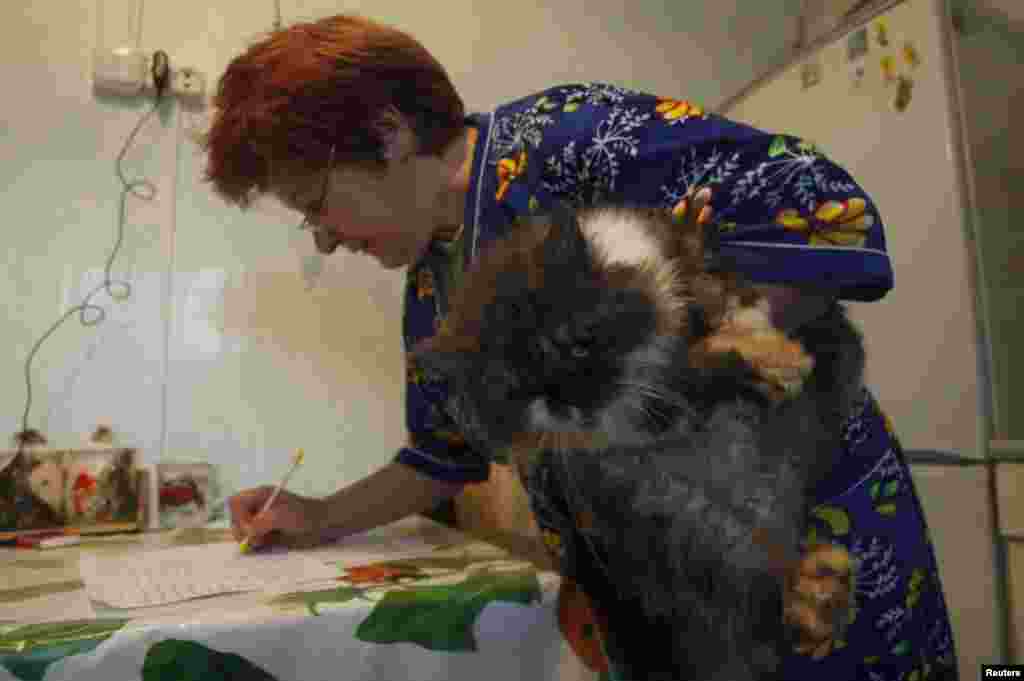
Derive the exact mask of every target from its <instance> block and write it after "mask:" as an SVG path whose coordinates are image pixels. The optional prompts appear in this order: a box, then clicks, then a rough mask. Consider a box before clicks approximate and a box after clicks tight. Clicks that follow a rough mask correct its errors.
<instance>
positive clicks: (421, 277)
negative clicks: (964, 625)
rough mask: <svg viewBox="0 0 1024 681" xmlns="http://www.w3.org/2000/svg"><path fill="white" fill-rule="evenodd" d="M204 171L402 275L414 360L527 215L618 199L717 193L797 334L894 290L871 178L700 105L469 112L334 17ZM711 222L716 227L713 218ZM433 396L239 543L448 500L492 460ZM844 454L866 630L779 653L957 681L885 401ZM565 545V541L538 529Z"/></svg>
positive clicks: (417, 59)
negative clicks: (835, 309) (467, 281)
mask: <svg viewBox="0 0 1024 681" xmlns="http://www.w3.org/2000/svg"><path fill="white" fill-rule="evenodd" d="M215 104H216V106H217V109H218V111H217V116H216V118H215V121H214V123H213V125H212V127H211V130H210V132H209V137H208V140H207V150H208V153H209V165H208V169H207V175H208V179H209V180H210V181H211V182H212V184H213V187H214V189H215V190H216V191H217V193H219V194H220V195H221V196H222V197H224V198H225V199H226V200H228V201H230V202H233V203H236V204H238V205H240V206H242V207H244V206H245V205H246V204H247V203H248V201H249V199H250V198H251V197H252V195H253V194H256V193H269V194H271V195H273V196H276V197H278V198H279V199H280V200H281V201H282V202H284V203H285V204H286V205H288V206H291V207H293V208H295V209H296V210H298V211H300V212H302V213H303V215H304V216H305V218H304V220H303V225H304V226H306V227H308V228H310V229H311V230H312V231H313V235H314V239H315V242H316V246H317V248H318V249H319V251H320V252H321V253H333V252H334V251H335V250H336V249H337V247H338V246H344V247H345V248H347V249H349V250H352V251H357V252H364V253H367V254H369V255H371V256H372V257H374V258H375V259H376V260H377V261H378V262H379V263H380V264H381V265H382V266H384V267H387V268H398V267H402V266H409V268H410V269H409V284H408V287H407V291H406V296H405V315H404V340H405V347H406V349H407V350H409V349H411V348H412V347H413V346H414V345H415V344H416V343H418V342H419V341H421V340H422V339H424V338H428V337H430V336H432V335H433V334H434V333H435V331H436V329H437V325H438V324H439V323H440V320H441V319H442V318H443V315H444V311H445V309H446V300H447V296H448V294H449V293H450V292H451V291H452V289H453V288H454V287H457V286H458V285H459V273H460V272H461V271H462V270H463V268H464V267H465V266H466V265H467V264H469V263H471V262H472V261H473V260H474V259H475V258H476V256H477V255H478V254H479V253H480V251H481V249H482V248H485V247H486V246H487V244H488V243H490V242H491V241H493V240H494V239H495V238H497V237H498V236H499V235H501V234H502V233H503V231H504V230H505V229H506V228H507V227H508V225H509V224H510V222H511V221H512V219H513V218H514V217H516V216H519V215H523V214H524V213H527V212H530V211H538V210H540V211H542V210H544V209H545V208H548V207H550V206H551V205H552V204H553V202H554V201H556V200H563V201H568V202H570V203H573V204H576V205H584V204H590V203H593V202H598V201H612V202H614V201H624V202H629V203H633V204H643V205H649V206H658V207H663V208H665V209H666V210H674V211H675V212H677V214H678V213H685V212H686V211H687V208H688V206H689V205H690V204H691V203H692V202H693V201H694V200H695V198H696V197H695V190H696V189H697V188H698V187H702V188H704V193H703V194H702V195H701V197H700V200H699V203H700V204H703V203H704V201H705V199H708V198H709V197H710V205H708V206H707V208H708V209H711V208H713V210H714V211H715V214H716V216H717V219H718V222H719V224H720V225H721V253H722V255H723V256H725V257H727V258H729V259H730V260H731V262H733V263H734V264H735V266H736V267H737V268H738V269H739V270H740V271H742V272H743V273H744V274H746V275H747V276H748V278H750V279H751V280H752V281H754V282H755V283H758V284H759V285H761V286H762V287H763V290H764V291H765V293H766V295H767V296H768V298H769V300H770V303H771V307H772V316H773V319H774V321H775V322H776V324H777V325H778V326H780V327H782V328H784V329H789V330H791V329H796V328H798V327H799V326H801V325H802V324H803V323H805V322H806V321H808V320H811V319H813V318H815V317H816V316H817V315H818V314H819V313H820V312H821V311H823V310H824V309H826V307H827V306H828V305H829V303H830V302H831V301H832V300H834V299H835V298H839V299H849V300H860V301H871V300H876V299H878V298H881V297H882V296H883V295H884V294H885V293H886V292H887V291H888V290H889V289H890V288H891V287H892V273H891V269H890V263H889V259H888V257H887V255H886V253H885V241H884V237H883V234H882V224H881V222H880V220H879V218H878V215H877V211H876V210H875V207H874V205H873V204H872V202H871V200H870V199H869V198H868V197H867V196H866V195H865V194H864V192H863V191H862V190H861V189H860V187H859V186H858V185H857V184H856V183H855V182H854V181H853V180H852V179H851V178H850V177H849V175H847V174H846V172H845V171H843V170H842V169H841V168H839V167H838V166H836V165H835V164H833V163H831V162H830V161H828V160H827V159H826V158H824V157H823V156H821V155H820V153H818V152H817V150H815V149H814V148H813V146H812V145H809V144H806V143H804V142H801V141H800V140H798V139H795V138H792V137H789V136H781V135H769V134H766V133H763V132H760V131H758V130H754V129H752V128H749V127H747V126H744V125H739V124H735V123H732V122H730V121H727V120H725V119H723V118H721V117H717V116H713V115H708V114H705V113H704V112H703V111H701V110H700V109H699V108H698V107H695V106H692V105H690V104H688V103H686V102H683V101H678V100H672V99H665V98H657V97H652V96H650V95H645V94H642V93H637V92H632V91H628V90H624V89H622V88H618V87H615V86H610V85H597V84H588V85H568V86H561V87H555V88H551V89H549V90H547V91H545V92H542V93H539V94H536V95H532V96H530V97H526V98H523V99H519V100H516V101H514V102H511V103H509V104H506V105H504V106H501V107H499V108H498V109H497V110H495V111H494V112H493V113H491V114H482V115H471V116H466V115H465V114H464V110H463V105H462V101H461V99H460V98H459V96H458V94H457V93H456V92H455V90H454V88H453V86H452V84H451V83H450V81H449V80H448V77H447V75H446V74H445V72H444V70H443V68H442V67H441V66H440V64H438V63H437V61H436V60H435V59H434V58H433V57H432V56H431V55H430V54H429V53H428V52H427V51H426V50H425V49H424V48H423V47H422V46H421V45H420V44H419V43H418V42H416V41H415V40H414V39H413V38H411V37H410V36H408V35H406V34H403V33H401V32H399V31H396V30H394V29H391V28H389V27H386V26H381V25H378V24H376V23H373V22H370V21H367V20H364V19H360V18H356V17H351V16H339V17H333V18H328V19H324V20H321V21H318V22H315V23H308V24H299V25H296V26H292V27H291V28H288V29H285V30H281V31H276V32H274V33H273V34H272V35H270V36H269V37H267V38H266V39H265V40H263V41H262V42H259V43H256V44H254V45H253V46H252V47H250V48H249V49H248V50H247V51H246V52H245V53H244V54H242V55H241V56H239V57H238V58H236V59H235V60H234V61H233V62H232V63H231V64H230V65H229V66H228V69H227V71H226V73H225V74H224V76H223V77H222V79H221V81H220V85H219V90H218V93H217V97H216V101H215ZM703 218H704V219H706V218H707V215H704V216H703ZM443 399H444V394H443V390H440V389H439V388H438V387H437V386H435V385H431V384H430V383H427V382H423V381H421V380H419V378H418V376H417V375H416V374H415V372H410V381H409V385H408V392H407V426H408V430H409V433H410V442H409V446H408V447H406V448H403V449H402V450H400V451H399V452H398V454H397V456H396V457H395V458H394V460H393V461H392V463H390V464H389V465H387V466H385V467H384V468H382V469H381V470H380V471H378V472H376V473H374V474H372V475H371V476H369V477H368V478H366V479H364V480H361V481H359V482H357V483H355V484H353V485H351V486H349V487H347V488H345V489H342V490H340V491H338V492H336V493H335V494H333V495H331V496H329V497H326V498H324V499H310V498H305V497H301V496H297V495H292V494H287V493H285V494H282V496H281V497H280V498H279V501H277V502H276V503H275V506H274V507H273V508H272V509H271V510H270V511H269V512H268V513H267V514H266V515H265V516H262V517H259V518H257V517H255V513H256V512H257V511H258V510H259V508H260V507H261V506H262V503H263V501H264V499H265V498H266V496H267V494H268V493H269V489H270V488H267V487H262V488H259V489H255V490H247V491H245V492H243V493H241V494H239V495H238V496H236V497H234V498H233V499H232V500H231V510H232V516H233V519H234V528H235V533H236V536H238V537H239V538H241V537H242V536H243V535H245V534H247V533H252V543H253V544H254V545H259V544H261V543H264V542H267V541H272V540H273V539H274V538H275V537H276V538H277V539H279V540H283V541H287V542H292V543H315V542H316V541H319V540H320V539H321V537H322V536H323V533H324V532H325V531H326V530H328V529H329V530H331V531H332V533H336V534H350V533H355V532H360V531H363V530H366V529H369V528H372V527H375V526H378V525H382V524H385V523H388V522H392V521H394V520H397V519H399V518H402V517H405V516H407V515H410V514H413V513H416V512H421V511H425V510H428V509H431V508H433V507H435V506H436V505H437V504H439V503H440V502H441V501H443V500H445V499H448V498H450V497H451V496H453V495H454V494H456V493H457V492H458V491H459V490H460V489H461V487H462V485H464V484H465V483H468V482H475V481H481V480H485V479H486V478H487V476H488V462H487V461H486V460H484V458H483V457H482V456H481V455H479V454H477V453H476V452H474V451H472V450H471V449H470V448H469V447H468V446H466V444H465V443H464V442H463V441H462V440H461V438H460V436H459V434H458V433H457V432H456V429H455V428H454V427H453V424H452V422H451V420H450V418H449V417H447V416H446V414H445V413H444V409H443V408H441V406H440V405H442V404H443ZM845 432H846V434H847V437H846V447H845V451H844V453H843V456H842V459H841V463H840V464H839V466H838V467H837V470H836V471H835V472H834V474H833V475H832V476H831V477H830V478H829V479H828V480H827V481H826V483H825V484H823V485H822V488H821V489H819V490H816V492H817V498H818V500H819V501H820V503H821V506H819V507H818V509H817V511H818V512H817V513H816V514H815V520H814V522H815V532H816V533H817V535H818V538H819V539H822V540H825V541H832V542H835V543H837V544H841V545H843V546H844V547H845V548H846V549H847V550H848V551H849V552H850V553H851V554H853V556H854V557H855V558H856V559H857V561H858V569H857V571H856V574H855V587H854V598H855V602H856V619H855V620H854V621H853V622H852V624H851V625H850V627H849V629H848V631H847V633H846V638H845V640H841V641H840V640H835V641H833V640H832V639H831V638H830V637H829V636H827V635H824V636H821V637H819V638H818V639H816V640H814V641H813V644H812V645H803V646H800V647H799V648H798V649H797V650H794V652H793V654H792V655H791V656H790V657H789V658H788V659H787V660H786V662H785V668H784V670H783V672H784V676H783V678H786V679H800V678H811V677H812V676H813V677H814V678H820V677H821V675H822V674H825V675H831V677H833V678H836V679H840V678H842V679H853V678H856V679H890V678H891V679H910V678H915V677H916V678H921V679H923V678H927V677H929V676H938V675H939V674H940V672H942V673H948V674H952V675H954V676H955V668H956V659H955V653H954V650H953V642H952V634H951V630H950V627H949V620H948V615H947V613H946V609H945V603H944V599H943V595H942V591H941V584H940V582H939V578H938V571H937V567H936V564H935V558H934V553H933V551H932V548H931V545H930V541H929V538H928V533H927V528H926V526H925V523H924V517H923V513H922V511H921V507H920V504H919V502H918V499H917V496H916V493H915V491H914V488H913V484H912V481H911V478H910V473H909V469H908V468H907V465H906V462H905V461H904V459H903V456H902V453H901V451H900V449H899V445H898V443H897V441H896V439H895V436H894V435H893V434H892V428H891V425H889V424H888V422H887V421H886V419H885V418H884V416H883V415H882V414H881V412H880V411H879V410H878V406H877V404H876V403H875V401H874V399H873V398H872V397H871V396H870V395H869V394H867V393H866V392H865V395H864V399H863V401H862V403H861V404H859V405H858V406H857V408H856V409H855V410H854V413H851V414H850V415H849V417H848V420H847V423H846V426H845ZM537 520H538V523H539V524H540V526H541V528H542V529H544V530H545V531H546V532H547V534H548V535H549V536H550V533H551V532H554V531H556V528H554V527H552V526H551V525H550V524H548V523H546V522H545V519H544V518H543V517H538V519H537Z"/></svg>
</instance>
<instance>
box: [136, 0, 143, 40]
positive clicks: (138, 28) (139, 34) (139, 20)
mask: <svg viewBox="0 0 1024 681" xmlns="http://www.w3.org/2000/svg"><path fill="white" fill-rule="evenodd" d="M144 4H145V0H139V3H138V5H136V7H135V47H136V48H137V49H140V50H141V49H142V9H143V5H144Z"/></svg>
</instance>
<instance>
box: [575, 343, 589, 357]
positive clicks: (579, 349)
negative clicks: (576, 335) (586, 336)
mask: <svg viewBox="0 0 1024 681" xmlns="http://www.w3.org/2000/svg"><path fill="white" fill-rule="evenodd" d="M571 352H572V356H573V357H575V358H576V359H583V358H584V357H588V356H589V355H590V350H589V349H588V348H586V347H584V346H582V345H579V344H576V345H574V346H572V350H571Z"/></svg>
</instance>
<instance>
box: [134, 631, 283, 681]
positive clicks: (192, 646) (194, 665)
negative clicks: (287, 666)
mask: <svg viewBox="0 0 1024 681" xmlns="http://www.w3.org/2000/svg"><path fill="white" fill-rule="evenodd" d="M142 681H277V678H276V677H275V676H273V675H271V674H268V673H267V672H265V671H264V670H262V669H260V668H259V667H257V666H256V665H254V664H253V663H252V662H250V661H249V660H247V659H245V658H244V657H242V656H241V655H236V654H235V653H223V652H220V651H217V650H213V649H211V648H208V647H206V646H204V645H203V644H201V643H196V642H195V641H183V640H181V639H176V638H171V639H166V640H163V641H160V642H159V643H155V644H153V646H152V647H151V648H150V649H149V651H148V652H147V653H146V661H145V662H144V663H143V664H142Z"/></svg>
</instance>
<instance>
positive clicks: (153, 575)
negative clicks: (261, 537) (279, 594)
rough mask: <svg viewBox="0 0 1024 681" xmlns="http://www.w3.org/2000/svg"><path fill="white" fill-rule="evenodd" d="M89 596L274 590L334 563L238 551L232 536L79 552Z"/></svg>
mask: <svg viewBox="0 0 1024 681" xmlns="http://www.w3.org/2000/svg"><path fill="white" fill-rule="evenodd" d="M79 569H80V570H81V573H82V581H84V582H85V589H86V592H87V593H88V594H89V598H91V599H92V600H95V601H100V602H102V603H106V604H108V605H111V606H113V607H116V608H139V607H147V606H153V605H164V604H167V603H176V602H179V601H187V600H190V599H193V598H202V597H204V596H213V595H216V594H222V593H235V592H241V591H279V590H281V589H283V588H286V587H287V586H289V585H300V584H303V583H305V582H312V581H323V580H329V579H333V578H336V577H338V576H340V575H339V572H338V570H337V568H334V567H331V566H329V565H324V564H323V562H322V561H320V560H316V559H313V558H311V557H309V556H306V555H303V554H301V553H296V552H294V551H286V552H257V553H253V552H249V553H244V554H243V553H242V552H241V551H239V548H238V544H237V543H235V542H218V543H215V544H203V545H200V546H180V547H175V548H170V549H161V550H157V551H144V552H141V553H133V554H130V555H120V556H104V555H97V554H92V553H86V552H83V553H82V555H81V557H80V560H79Z"/></svg>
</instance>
